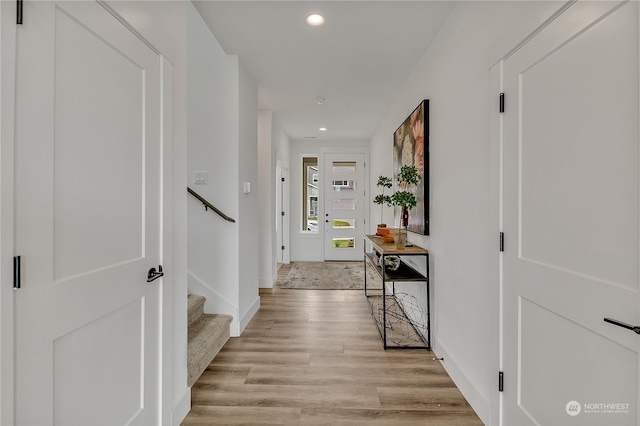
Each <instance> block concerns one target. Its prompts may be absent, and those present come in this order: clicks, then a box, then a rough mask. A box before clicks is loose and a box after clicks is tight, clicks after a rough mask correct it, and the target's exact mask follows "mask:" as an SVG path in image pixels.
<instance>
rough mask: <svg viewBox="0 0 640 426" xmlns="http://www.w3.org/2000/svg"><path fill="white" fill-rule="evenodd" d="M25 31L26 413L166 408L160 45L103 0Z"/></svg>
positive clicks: (22, 346)
mask: <svg viewBox="0 0 640 426" xmlns="http://www.w3.org/2000/svg"><path fill="white" fill-rule="evenodd" d="M24 12H25V13H24V14H25V23H24V25H23V26H22V27H21V28H19V31H18V40H17V43H18V52H19V53H18V59H17V70H18V72H17V78H16V80H17V83H16V84H17V87H16V93H17V96H16V98H17V101H16V253H17V254H19V255H20V256H21V258H22V267H23V271H22V278H23V283H22V284H23V285H22V289H20V290H19V291H18V292H17V293H16V422H17V423H18V424H85V425H86V424H149V423H154V422H156V421H157V411H158V374H157V371H158V362H159V360H158V349H159V346H158V345H159V338H158V333H159V324H158V323H159V321H158V309H159V303H160V301H159V285H160V283H161V280H158V281H155V282H153V283H149V284H147V282H146V278H147V277H146V275H147V271H148V270H149V269H150V268H151V267H156V268H157V266H158V264H159V263H161V249H160V248H161V233H160V229H161V228H160V226H161V224H160V218H161V210H160V209H161V196H160V194H161V186H160V182H161V176H160V173H161V169H160V164H161V163H160V161H161V156H160V148H161V145H160V141H161V135H160V129H161V117H160V112H161V93H160V87H161V84H160V58H159V56H158V55H157V54H156V53H154V52H153V51H152V50H151V49H150V48H149V47H148V46H146V45H145V44H144V43H143V42H142V41H141V40H140V39H139V38H137V37H136V36H135V35H134V34H133V33H132V32H130V31H129V30H128V29H127V28H125V27H124V26H123V25H122V24H121V23H120V22H119V21H118V20H116V19H115V18H114V17H113V16H112V15H111V14H110V13H109V12H108V11H107V10H106V9H104V8H103V7H102V6H100V5H99V4H98V3H96V2H69V3H56V2H25V11H24Z"/></svg>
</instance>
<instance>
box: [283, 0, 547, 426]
mask: <svg viewBox="0 0 640 426" xmlns="http://www.w3.org/2000/svg"><path fill="white" fill-rule="evenodd" d="M544 3H545V2H530V3H529V2H463V3H458V4H457V5H456V7H455V9H454V10H453V12H452V13H451V15H450V17H449V19H448V20H447V22H446V23H445V24H444V25H443V27H442V29H441V30H440V32H439V34H438V37H437V39H436V40H435V41H434V42H433V44H432V46H431V48H430V49H429V50H428V51H427V53H426V54H425V56H424V57H423V59H422V61H421V62H420V64H419V65H418V67H417V68H416V70H415V71H414V72H413V74H412V77H411V78H410V79H409V81H407V83H406V85H405V88H404V90H403V91H402V92H401V93H400V94H399V95H398V98H397V100H396V102H395V103H394V105H393V106H392V107H391V109H390V110H389V112H388V114H387V116H386V117H385V119H384V120H383V121H382V122H381V126H380V127H379V128H378V129H377V131H376V133H375V136H374V137H373V139H372V143H371V168H370V181H371V182H372V185H373V183H374V182H376V180H377V177H378V176H379V175H380V174H384V175H387V176H391V173H392V161H393V160H392V146H393V132H394V131H395V129H396V128H397V127H398V126H399V125H400V123H402V121H403V120H404V119H405V118H406V117H407V116H408V115H409V114H410V113H411V111H412V110H413V109H414V108H415V107H416V106H417V105H418V103H419V102H420V101H421V100H422V99H429V100H430V117H429V119H430V141H429V152H430V167H431V171H430V179H431V183H430V205H431V210H430V236H422V235H417V234H413V233H410V234H409V240H410V241H412V242H414V243H417V244H418V245H420V246H422V247H425V248H428V249H429V250H430V252H431V259H430V285H431V300H432V304H431V307H432V320H431V325H432V336H431V337H432V345H433V349H434V352H435V353H436V354H437V355H438V356H440V357H444V361H443V365H444V366H445V368H446V369H447V371H448V372H449V373H450V375H451V376H452V378H453V379H454V381H455V382H456V384H457V385H458V387H459V388H460V389H461V391H462V392H463V394H464V395H465V397H466V398H467V400H468V401H469V402H470V403H471V405H472V406H473V408H474V409H475V410H476V411H477V412H478V414H479V415H480V417H481V419H482V420H483V421H484V422H485V423H487V424H494V423H497V421H498V419H497V418H496V415H497V414H496V413H497V406H498V405H497V395H498V394H497V388H496V387H497V377H498V365H499V364H498V360H499V347H498V333H499V323H498V312H499V309H500V305H499V291H498V290H499V288H498V243H497V242H498V231H499V230H498V229H497V228H496V227H495V226H492V224H495V223H496V221H495V220H494V218H493V216H492V214H493V213H494V212H496V211H497V209H496V206H493V205H492V204H491V200H492V199H494V198H492V197H493V195H494V188H493V187H492V168H491V167H492V157H491V148H492V143H491V136H490V133H491V132H490V123H491V119H492V117H495V116H497V114H498V110H497V106H498V93H497V92H496V93H493V92H492V91H491V90H490V89H491V87H492V85H491V74H490V71H489V68H490V65H491V62H490V59H489V51H490V50H491V47H492V46H494V45H495V44H496V43H497V41H496V40H497V38H498V36H499V35H500V34H503V33H505V31H506V30H507V29H509V28H512V27H514V26H517V25H518V24H519V23H522V22H525V21H527V16H530V15H531V14H532V13H533V14H535V13H539V12H540V10H542V9H543V8H545V9H546V8H548V3H547V4H546V5H545V4H544ZM518 41H520V40H515V42H513V43H512V44H511V46H513V45H515V43H517V42H518ZM292 158H293V156H292ZM372 189H374V188H373V187H372ZM372 192H373V193H375V191H372ZM379 212H380V210H379V206H377V205H373V204H372V208H371V215H370V222H369V223H370V228H371V230H373V229H374V227H375V224H376V223H377V221H378V220H379ZM385 221H386V222H387V223H393V212H392V209H386V213H385ZM407 287H408V286H407ZM410 292H413V291H411V290H410ZM413 293H414V294H415V293H416V292H413ZM415 295H416V297H419V298H422V300H423V303H425V304H426V300H425V298H424V296H422V295H421V294H415Z"/></svg>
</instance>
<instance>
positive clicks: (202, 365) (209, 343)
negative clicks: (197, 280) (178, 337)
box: [187, 294, 232, 387]
mask: <svg viewBox="0 0 640 426" xmlns="http://www.w3.org/2000/svg"><path fill="white" fill-rule="evenodd" d="M204 302H205V298H204V297H203V296H198V295H195V294H190V295H189V296H188V298H187V303H188V311H187V315H188V323H189V329H188V333H187V334H188V343H187V372H188V377H187V384H188V386H189V387H191V386H192V385H193V384H194V383H195V381H196V380H198V377H200V375H201V374H202V372H203V371H204V370H205V369H206V368H207V366H208V365H209V364H210V363H211V360H213V358H214V357H215V356H216V355H217V354H218V352H219V351H220V349H222V346H224V344H225V343H226V342H227V340H229V325H230V324H231V320H232V317H231V315H217V314H205V313H204Z"/></svg>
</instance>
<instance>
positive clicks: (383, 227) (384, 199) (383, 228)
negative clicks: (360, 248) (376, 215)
mask: <svg viewBox="0 0 640 426" xmlns="http://www.w3.org/2000/svg"><path fill="white" fill-rule="evenodd" d="M392 184H393V181H392V180H391V178H390V177H387V176H379V177H378V183H377V186H380V187H382V194H378V195H376V196H375V198H374V199H373V202H374V203H375V204H379V205H380V223H379V224H378V230H377V232H376V235H380V236H383V235H387V234H388V233H389V228H387V224H386V223H383V219H382V216H383V213H384V206H385V205H386V206H391V197H390V196H389V195H385V193H384V190H385V188H387V189H388V188H391V185H392Z"/></svg>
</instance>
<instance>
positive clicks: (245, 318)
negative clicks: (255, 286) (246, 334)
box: [240, 296, 260, 334]
mask: <svg viewBox="0 0 640 426" xmlns="http://www.w3.org/2000/svg"><path fill="white" fill-rule="evenodd" d="M258 309H260V297H259V296H258V297H257V298H256V300H255V301H254V302H253V304H252V305H251V307H250V308H249V310H248V311H247V313H246V314H244V315H243V316H242V319H241V320H240V334H242V332H243V331H244V329H245V328H247V325H249V322H250V321H251V319H252V318H253V316H254V315H255V314H256V312H258Z"/></svg>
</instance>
